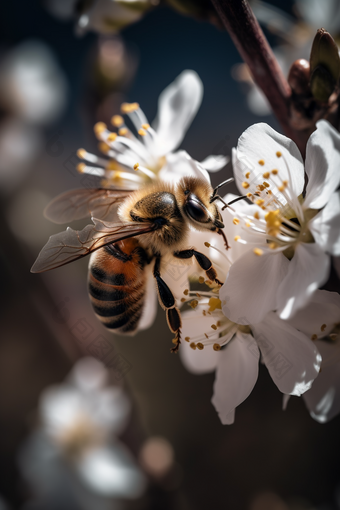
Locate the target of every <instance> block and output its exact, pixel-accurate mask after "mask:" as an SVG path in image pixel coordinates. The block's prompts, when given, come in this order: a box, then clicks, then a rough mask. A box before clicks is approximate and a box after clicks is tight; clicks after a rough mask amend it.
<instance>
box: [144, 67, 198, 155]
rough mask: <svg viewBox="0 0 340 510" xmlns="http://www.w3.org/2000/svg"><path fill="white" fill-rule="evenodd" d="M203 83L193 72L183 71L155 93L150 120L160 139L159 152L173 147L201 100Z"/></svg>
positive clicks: (161, 152)
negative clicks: (155, 108) (155, 107)
mask: <svg viewBox="0 0 340 510" xmlns="http://www.w3.org/2000/svg"><path fill="white" fill-rule="evenodd" d="M202 96H203V85H202V82H201V80H200V78H199V76H198V75H197V73H195V71H191V70H186V71H183V72H182V73H181V74H180V75H179V76H178V77H177V78H176V80H175V81H174V82H173V83H171V84H170V85H169V86H168V87H167V88H166V89H165V90H163V92H162V93H161V95H160V96H159V100H158V114H157V119H156V120H155V121H154V125H155V130H156V131H157V135H158V137H159V140H160V145H161V147H160V149H159V154H160V155H161V154H163V155H164V154H167V153H168V152H170V151H172V150H174V149H176V148H177V147H178V145H179V144H180V143H181V141H182V140H183V138H184V135H185V133H186V131H187V129H188V127H189V126H190V124H191V122H192V119H193V118H194V117H195V115H196V113H197V110H198V108H199V107H200V104H201V102H202Z"/></svg>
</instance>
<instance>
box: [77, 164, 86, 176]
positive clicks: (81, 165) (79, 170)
mask: <svg viewBox="0 0 340 510" xmlns="http://www.w3.org/2000/svg"><path fill="white" fill-rule="evenodd" d="M85 168H86V165H85V163H78V165H77V171H78V172H79V173H80V174H82V173H84V171H85Z"/></svg>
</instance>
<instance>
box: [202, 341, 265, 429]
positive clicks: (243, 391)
mask: <svg viewBox="0 0 340 510" xmlns="http://www.w3.org/2000/svg"><path fill="white" fill-rule="evenodd" d="M219 354H220V357H219V360H218V364H217V370H216V379H215V384H214V396H213V398H212V400H211V401H212V403H213V405H214V407H215V409H216V411H217V412H218V415H219V417H220V420H221V422H222V423H223V424H224V425H230V424H231V423H233V422H234V410H235V408H236V407H237V406H238V405H240V404H241V403H242V402H243V401H244V400H245V399H246V398H247V397H248V396H249V395H250V393H251V391H252V389H253V387H254V385H255V383H256V381H257V376H258V370H259V357H260V355H259V350H258V348H257V345H256V342H255V340H254V339H253V337H252V336H251V335H245V334H241V333H240V332H237V334H236V336H235V338H234V339H233V340H231V342H229V344H228V345H227V346H226V347H225V348H224V349H223V350H222V351H220V353H219Z"/></svg>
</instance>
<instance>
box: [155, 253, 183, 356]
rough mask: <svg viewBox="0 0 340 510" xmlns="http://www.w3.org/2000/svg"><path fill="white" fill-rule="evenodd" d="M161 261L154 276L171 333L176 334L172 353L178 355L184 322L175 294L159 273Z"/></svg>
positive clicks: (157, 260) (158, 262)
mask: <svg viewBox="0 0 340 510" xmlns="http://www.w3.org/2000/svg"><path fill="white" fill-rule="evenodd" d="M160 261H161V259H160V257H157V258H156V262H155V267H154V270H153V275H154V277H155V279H156V283H157V291H158V299H159V303H160V305H161V307H162V308H163V310H165V313H166V320H167V323H168V326H169V329H170V331H172V332H173V333H175V338H174V339H173V343H174V344H175V346H174V347H173V348H172V349H171V352H175V353H176V352H177V351H178V349H179V344H180V343H181V327H182V320H181V315H180V312H179V310H178V308H177V307H176V301H175V298H174V296H173V293H172V292H171V290H170V289H169V287H168V286H167V284H166V283H165V281H164V280H163V279H162V277H161V274H160V271H159V266H160Z"/></svg>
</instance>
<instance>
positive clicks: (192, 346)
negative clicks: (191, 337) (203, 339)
mask: <svg viewBox="0 0 340 510" xmlns="http://www.w3.org/2000/svg"><path fill="white" fill-rule="evenodd" d="M190 347H191V348H192V349H193V350H194V351H195V350H196V344H195V342H191V344H190Z"/></svg>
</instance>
